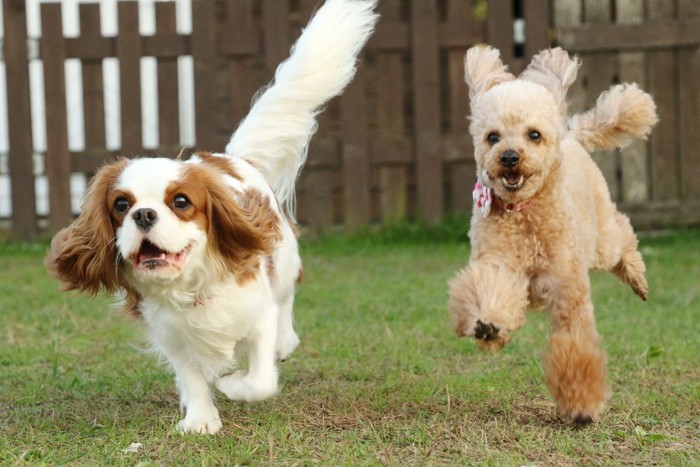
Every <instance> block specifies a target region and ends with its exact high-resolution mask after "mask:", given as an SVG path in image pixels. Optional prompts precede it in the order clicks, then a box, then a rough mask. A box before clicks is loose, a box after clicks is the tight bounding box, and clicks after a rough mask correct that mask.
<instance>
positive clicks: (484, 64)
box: [464, 45, 515, 103]
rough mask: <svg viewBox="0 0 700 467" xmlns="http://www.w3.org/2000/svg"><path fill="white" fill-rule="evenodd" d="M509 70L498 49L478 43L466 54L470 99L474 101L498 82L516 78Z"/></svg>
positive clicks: (466, 72) (466, 75) (465, 78)
mask: <svg viewBox="0 0 700 467" xmlns="http://www.w3.org/2000/svg"><path fill="white" fill-rule="evenodd" d="M507 70H508V67H507V66H506V65H504V64H503V62H502V61H501V53H500V52H499V51H498V49H496V48H494V47H491V46H486V45H477V46H474V47H472V48H470V49H469V50H467V54H466V55H465V56H464V81H465V82H466V83H467V86H469V99H470V100H471V101H472V103H473V102H474V100H475V98H477V97H478V96H479V95H481V94H483V93H485V92H486V91H488V90H489V89H491V88H492V87H494V86H496V85H497V84H499V83H502V82H504V81H511V80H514V79H515V76H513V74H512V73H510V72H508V71H507Z"/></svg>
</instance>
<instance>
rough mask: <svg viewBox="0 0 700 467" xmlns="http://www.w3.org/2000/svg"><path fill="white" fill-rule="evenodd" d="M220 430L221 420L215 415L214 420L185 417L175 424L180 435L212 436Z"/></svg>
mask: <svg viewBox="0 0 700 467" xmlns="http://www.w3.org/2000/svg"><path fill="white" fill-rule="evenodd" d="M220 429H221V419H219V415H218V414H217V415H216V417H215V418H210V417H209V418H199V417H189V416H188V417H185V418H184V419H182V420H180V421H179V422H178V424H177V430H178V431H179V432H180V433H183V434H184V433H193V434H200V435H213V434H216V433H218V432H219V430H220Z"/></svg>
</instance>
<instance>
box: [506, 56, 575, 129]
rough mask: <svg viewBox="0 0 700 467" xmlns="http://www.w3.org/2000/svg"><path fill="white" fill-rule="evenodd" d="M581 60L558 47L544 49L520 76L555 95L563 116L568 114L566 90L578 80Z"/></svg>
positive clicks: (533, 58)
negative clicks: (577, 75)
mask: <svg viewBox="0 0 700 467" xmlns="http://www.w3.org/2000/svg"><path fill="white" fill-rule="evenodd" d="M580 65H581V60H579V58H578V57H577V56H574V57H573V58H571V57H569V54H568V53H567V52H566V51H565V50H564V49H562V48H561V47H557V48H555V49H547V50H543V51H541V52H540V53H538V54H537V55H535V56H534V57H532V61H531V62H530V64H529V65H528V66H527V68H526V69H525V71H523V72H522V73H521V74H520V76H519V78H520V79H524V80H527V81H531V82H533V83H537V84H540V85H542V86H544V87H545V88H547V89H548V90H549V92H551V93H552V95H554V98H555V99H556V101H557V103H558V105H559V111H560V112H561V115H562V116H564V117H565V116H566V113H567V102H566V92H567V91H568V90H569V87H570V86H571V85H572V84H573V82H574V81H576V74H577V73H578V69H579V66H580Z"/></svg>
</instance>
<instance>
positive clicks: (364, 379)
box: [0, 223, 700, 465]
mask: <svg viewBox="0 0 700 467" xmlns="http://www.w3.org/2000/svg"><path fill="white" fill-rule="evenodd" d="M465 230H466V226H465V225H464V224H459V223H456V224H454V225H451V224H446V225H443V226H441V227H440V228H437V229H427V228H414V227H408V226H400V227H395V228H393V229H389V230H385V231H382V232H380V233H367V234H364V235H358V236H355V237H353V238H343V237H339V236H336V237H329V238H325V239H321V240H317V241H314V242H307V243H304V244H303V245H302V256H303V259H304V264H305V273H306V275H305V281H304V284H303V285H302V286H301V287H300V289H299V292H298V295H297V306H296V322H297V329H298V332H299V334H300V336H301V338H302V345H301V346H300V347H299V349H298V350H297V351H296V352H295V353H294V354H293V356H292V358H291V359H290V360H289V361H287V362H285V363H283V364H282V365H281V384H282V389H281V392H280V394H279V395H278V396H277V397H276V398H274V399H272V400H269V401H265V402H262V403H258V404H252V405H250V404H243V403H237V402H231V401H227V400H225V399H223V398H221V397H220V398H219V400H218V403H217V405H218V407H219V409H220V412H221V416H222V417H223V420H224V427H223V429H222V432H221V433H220V434H219V435H217V436H213V437H203V436H194V435H188V436H183V435H179V434H177V433H176V432H175V431H174V427H175V424H176V423H177V421H178V419H179V413H178V402H177V394H176V392H175V389H174V384H173V381H172V379H173V378H172V375H171V374H170V373H169V372H168V370H167V368H166V367H165V366H164V365H162V364H161V363H160V362H159V361H158V359H157V358H156V357H155V356H153V355H152V354H150V353H149V352H148V350H147V346H146V345H145V343H144V340H143V334H142V330H141V326H140V324H139V323H137V322H130V321H129V320H128V319H126V318H125V317H123V316H122V315H120V314H119V313H118V312H116V311H114V310H113V309H111V308H110V300H109V299H107V298H104V297H100V298H97V299H92V300H90V299H86V298H83V297H81V296H78V295H76V294H74V293H66V294H62V293H59V291H58V288H57V285H56V283H55V282H53V281H52V280H51V279H50V278H49V277H48V276H47V274H46V273H45V271H44V269H43V267H42V263H41V262H42V257H43V252H44V250H45V245H38V246H37V245H18V244H7V243H6V244H0V316H1V317H2V320H1V321H0V464H11V465H12V464H27V465H36V464H48V465H55V464H82V465H91V464H120V465H122V464H127V465H134V464H140V465H173V464H196V465H211V464H256V465H257V464H267V463H271V464H272V463H274V464H304V465H306V464H313V463H320V464H324V465H329V464H331V465H377V464H390V465H409V464H414V465H445V464H477V463H486V464H495V465H503V464H506V465H523V464H541V465H569V464H585V465H589V464H608V465H615V464H644V465H650V464H665V465H698V464H700V426H699V422H698V420H699V419H700V384H699V382H700V365H699V364H700V339H699V338H698V336H699V335H700V313H699V310H700V231H698V230H696V231H686V232H676V233H672V234H669V235H663V236H655V237H651V236H648V237H646V238H645V239H644V240H643V241H642V246H641V248H642V251H643V253H644V255H645V258H646V261H647V266H648V269H649V272H648V277H649V282H650V285H651V299H650V301H649V302H648V303H642V302H641V301H639V300H638V299H637V298H636V297H635V296H634V295H633V294H632V293H631V292H630V291H629V290H627V289H626V288H625V287H624V286H623V285H622V284H620V283H618V282H617V281H616V280H615V279H613V278H612V276H610V275H608V274H602V273H601V274H594V276H593V287H594V301H595V305H596V312H597V320H598V327H599V330H600V332H601V334H602V336H603V339H604V341H603V342H604V345H605V347H606V350H607V352H608V362H609V366H610V375H609V383H610V385H611V387H612V389H613V397H612V399H611V401H610V404H609V408H608V410H607V411H606V413H605V414H604V415H603V417H602V419H601V421H600V422H599V423H597V424H595V425H593V426H590V427H587V428H583V429H575V428H572V427H569V426H567V425H565V424H562V423H561V422H560V421H558V420H557V418H556V417H555V416H554V408H553V403H552V402H551V400H550V398H549V396H548V394H547V392H546V389H545V388H544V386H543V384H542V368H541V364H540V360H539V356H540V354H541V352H542V351H543V349H544V345H545V343H546V340H547V337H546V336H547V330H548V321H547V316H546V315H545V314H534V313H533V314H530V315H529V317H528V323H527V324H526V326H525V327H524V328H523V329H521V330H520V331H519V332H518V333H517V334H516V335H515V336H514V340H513V342H512V343H510V344H509V345H508V346H506V348H504V349H503V350H502V351H501V352H500V353H498V354H495V355H490V354H484V353H481V352H479V351H478V350H477V349H476V348H475V346H474V344H473V343H472V342H470V341H468V340H464V339H457V338H456V337H455V336H454V335H453V334H452V332H451V328H450V318H449V315H448V312H447V307H446V282H447V280H448V279H449V278H450V277H451V276H452V274H454V272H455V271H456V270H457V269H458V268H460V267H462V266H463V265H464V263H465V262H466V260H467V258H468V255H469V250H468V246H467V245H466V236H465V234H464V231H465ZM133 442H138V443H142V447H141V448H140V449H139V450H138V452H137V453H128V452H123V450H124V449H126V448H127V447H128V446H129V445H130V444H131V443H133Z"/></svg>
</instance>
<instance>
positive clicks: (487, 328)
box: [474, 320, 501, 341]
mask: <svg viewBox="0 0 700 467" xmlns="http://www.w3.org/2000/svg"><path fill="white" fill-rule="evenodd" d="M500 330H501V328H499V327H498V326H496V325H495V324H491V323H484V322H482V321H481V320H478V321H477V322H476V328H475V329H474V337H476V338H477V339H483V340H485V341H492V340H495V339H497V338H498V331H500Z"/></svg>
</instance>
